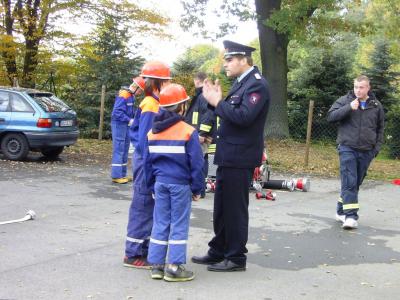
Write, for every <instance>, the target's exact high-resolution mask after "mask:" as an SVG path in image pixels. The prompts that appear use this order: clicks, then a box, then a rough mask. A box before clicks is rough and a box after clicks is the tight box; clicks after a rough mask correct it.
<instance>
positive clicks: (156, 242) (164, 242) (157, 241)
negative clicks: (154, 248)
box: [150, 238, 168, 245]
mask: <svg viewBox="0 0 400 300" xmlns="http://www.w3.org/2000/svg"><path fill="white" fill-rule="evenodd" d="M150 243H153V244H158V245H168V242H167V241H160V240H156V239H153V238H150Z"/></svg>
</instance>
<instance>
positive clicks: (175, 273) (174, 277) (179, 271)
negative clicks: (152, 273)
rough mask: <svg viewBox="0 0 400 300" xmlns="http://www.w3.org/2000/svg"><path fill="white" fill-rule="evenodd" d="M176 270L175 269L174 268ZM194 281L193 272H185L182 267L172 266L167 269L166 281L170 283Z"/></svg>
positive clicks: (165, 272)
mask: <svg viewBox="0 0 400 300" xmlns="http://www.w3.org/2000/svg"><path fill="white" fill-rule="evenodd" d="M173 266H174V267H175V268H174V267H173ZM193 279H194V274H193V272H192V271H188V270H185V268H184V267H183V266H182V265H172V266H169V267H167V268H165V271H164V280H165V281H169V282H181V281H190V280H193Z"/></svg>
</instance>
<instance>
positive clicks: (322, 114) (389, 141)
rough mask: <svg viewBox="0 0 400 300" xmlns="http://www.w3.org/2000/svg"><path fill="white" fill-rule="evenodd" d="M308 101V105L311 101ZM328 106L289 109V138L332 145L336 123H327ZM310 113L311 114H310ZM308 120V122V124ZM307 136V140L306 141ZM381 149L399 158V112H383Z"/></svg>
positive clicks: (392, 156) (335, 135)
mask: <svg viewBox="0 0 400 300" xmlns="http://www.w3.org/2000/svg"><path fill="white" fill-rule="evenodd" d="M311 102H312V101H310V107H312V106H313V103H311ZM328 109H329V108H321V107H317V108H315V109H308V110H307V111H306V112H305V111H303V112H298V111H294V112H293V111H292V112H290V111H289V116H288V120H289V137H290V139H293V140H296V141H299V142H303V143H305V144H307V142H309V143H316V142H318V143H320V142H323V143H328V144H332V145H334V144H335V142H336V137H337V129H338V125H337V124H333V123H328V121H327V112H328ZM310 114H311V115H310ZM308 122H309V123H310V124H308ZM307 138H309V141H307ZM383 149H384V150H385V151H386V152H387V156H388V158H393V159H400V112H399V111H388V112H386V114H385V131H384V145H383Z"/></svg>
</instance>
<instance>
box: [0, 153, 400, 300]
mask: <svg viewBox="0 0 400 300" xmlns="http://www.w3.org/2000/svg"><path fill="white" fill-rule="evenodd" d="M273 176H275V178H279V177H281V178H282V176H279V175H277V174H274V173H273ZM286 177H287V176H286ZM338 190H339V181H338V179H337V178H332V179H324V178H314V177H311V190H310V191H309V192H300V191H295V192H287V191H277V197H276V201H266V200H257V199H256V198H255V194H254V193H251V194H250V207H249V211H250V230H249V242H248V250H249V253H248V260H247V270H246V271H245V272H234V273H214V272H208V271H207V270H206V267H205V266H202V265H196V264H193V263H191V262H190V257H191V256H192V255H202V254H205V253H206V251H207V243H208V241H209V239H210V238H211V237H212V207H213V194H207V196H206V198H205V199H201V201H199V202H194V203H193V209H192V216H191V227H190V237H189V244H188V263H187V268H188V269H190V270H193V271H194V272H195V275H196V278H195V280H194V281H192V282H184V283H168V282H164V281H156V280H152V279H151V278H150V274H149V271H146V270H137V269H132V268H126V267H123V265H122V259H123V255H124V241H125V234H126V224H127V218H128V215H127V213H128V209H129V205H130V199H131V193H132V192H131V184H127V185H116V184H112V183H111V180H110V178H109V172H108V170H107V169H106V168H102V167H98V166H95V165H92V164H88V165H84V164H82V165H68V164H65V163H63V162H62V161H61V162H60V161H59V162H56V163H54V162H47V161H43V160H31V161H28V162H21V163H11V162H7V161H4V160H0V222H4V221H7V220H12V219H18V218H21V217H23V216H24V215H25V213H26V211H28V210H33V211H35V212H36V215H37V217H36V219H35V220H30V221H26V222H23V223H14V224H5V225H0V300H4V299H30V300H31V299H52V300H55V299H135V300H136V299H137V300H139V299H146V300H149V299H218V300H223V299H264V300H265V299H385V298H387V299H400V296H399V295H400V226H399V224H400V222H399V221H400V205H399V204H400V186H395V185H393V184H391V183H388V182H379V181H366V182H365V183H364V184H363V186H362V189H361V191H360V205H361V210H360V220H359V228H358V229H357V230H354V231H344V230H343V229H342V228H341V226H340V224H339V223H338V222H337V221H335V220H334V214H335V205H336V200H337V198H338Z"/></svg>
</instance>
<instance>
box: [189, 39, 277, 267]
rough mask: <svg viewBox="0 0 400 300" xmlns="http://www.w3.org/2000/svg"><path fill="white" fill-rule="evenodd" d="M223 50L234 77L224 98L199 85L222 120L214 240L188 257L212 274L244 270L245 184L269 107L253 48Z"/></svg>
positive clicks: (216, 89)
mask: <svg viewBox="0 0 400 300" xmlns="http://www.w3.org/2000/svg"><path fill="white" fill-rule="evenodd" d="M224 47H225V55H224V60H225V62H224V68H225V71H226V74H227V76H229V77H233V78H237V79H236V80H235V82H234V84H233V86H232V88H231V90H230V91H229V93H228V95H227V96H226V98H225V99H223V98H222V91H221V86H220V85H219V83H218V82H216V83H215V84H213V83H211V82H210V81H208V80H206V81H205V83H204V87H203V95H204V98H205V99H206V100H207V102H208V103H209V107H212V108H214V110H215V114H216V115H217V116H218V117H219V118H220V122H219V123H220V124H219V127H218V131H217V143H216V144H217V145H216V152H215V158H214V164H216V165H217V166H218V169H217V182H216V191H215V196H214V214H213V226H214V233H215V236H214V238H212V239H211V241H210V242H209V243H208V246H209V250H208V253H207V254H206V255H205V256H200V257H199V256H194V257H192V262H194V263H199V264H206V265H209V266H208V267H207V269H208V270H209V271H216V272H230V271H245V270H246V254H245V253H247V249H246V243H247V238H248V225H249V212H248V205H249V186H250V181H251V178H252V175H253V172H254V168H255V167H257V166H259V165H260V164H261V158H262V152H263V148H264V124H265V120H266V117H267V112H268V107H269V92H268V86H267V81H266V80H265V78H264V77H262V76H261V75H260V73H259V71H258V69H257V67H255V66H253V61H252V58H251V52H252V51H254V50H255V49H254V48H252V47H248V46H245V45H241V44H238V43H234V42H231V41H224Z"/></svg>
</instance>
